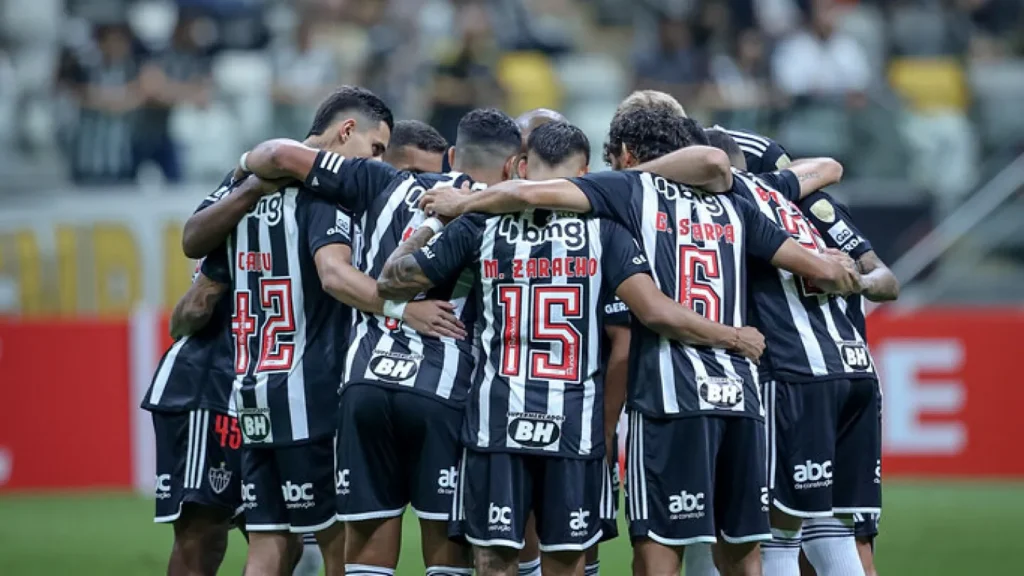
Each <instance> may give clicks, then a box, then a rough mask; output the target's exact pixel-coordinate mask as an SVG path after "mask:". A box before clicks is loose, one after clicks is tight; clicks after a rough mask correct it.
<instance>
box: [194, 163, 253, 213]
mask: <svg viewBox="0 0 1024 576" xmlns="http://www.w3.org/2000/svg"><path fill="white" fill-rule="evenodd" d="M234 175H235V173H234V171H231V172H228V175H227V176H225V177H224V179H223V180H221V181H220V185H219V186H217V189H216V190H214V191H213V192H211V193H210V194H209V195H208V196H207V197H206V198H203V201H202V202H200V203H199V206H197V207H196V211H195V212H199V211H201V210H205V209H206V208H208V207H210V206H211V205H213V204H214V203H215V202H217V201H219V200H220V199H221V198H223V197H225V196H227V195H228V193H229V192H231V191H232V190H233V189H234V188H235V187H237V186H238V184H240V183H241V181H240V182H235V181H234ZM195 212H193V214H195Z"/></svg>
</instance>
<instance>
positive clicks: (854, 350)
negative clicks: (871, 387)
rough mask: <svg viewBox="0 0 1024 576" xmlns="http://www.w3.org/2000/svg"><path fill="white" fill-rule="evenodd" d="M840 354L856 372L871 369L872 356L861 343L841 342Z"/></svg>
mask: <svg viewBox="0 0 1024 576" xmlns="http://www.w3.org/2000/svg"><path fill="white" fill-rule="evenodd" d="M839 353H840V354H842V356H843V362H845V363H846V365H847V366H849V367H850V368H853V369H854V370H867V369H868V368H871V355H870V354H868V349H867V348H865V347H864V345H863V344H861V343H860V342H840V343H839Z"/></svg>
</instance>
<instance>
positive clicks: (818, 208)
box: [811, 198, 836, 224]
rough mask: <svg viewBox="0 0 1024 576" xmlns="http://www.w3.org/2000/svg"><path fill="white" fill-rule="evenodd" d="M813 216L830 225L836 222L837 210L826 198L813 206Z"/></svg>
mask: <svg viewBox="0 0 1024 576" xmlns="http://www.w3.org/2000/svg"><path fill="white" fill-rule="evenodd" d="M811 214H814V215H815V216H817V217H818V218H819V219H820V220H821V221H822V222H826V223H829V224H831V223H832V222H835V221H836V209H835V208H833V207H832V203H831V202H829V201H828V200H826V199H824V198H822V199H821V200H818V201H817V202H815V203H814V204H811Z"/></svg>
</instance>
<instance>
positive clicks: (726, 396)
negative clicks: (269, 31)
mask: <svg viewBox="0 0 1024 576" xmlns="http://www.w3.org/2000/svg"><path fill="white" fill-rule="evenodd" d="M572 182H574V183H575V184H576V185H577V186H579V188H580V189H581V190H582V191H583V192H584V193H585V194H586V195H587V197H588V198H589V200H590V205H591V208H592V214H593V215H594V216H597V217H600V218H607V219H610V220H615V221H617V222H619V223H621V224H623V225H624V226H625V227H626V229H627V230H629V231H630V232H631V233H632V235H633V236H634V237H635V238H636V239H638V240H639V241H640V246H641V247H642V248H643V250H644V252H645V254H646V256H647V258H648V260H649V261H650V266H651V269H652V271H653V274H654V279H655V282H656V283H657V285H658V287H659V288H660V289H661V291H662V292H664V293H665V294H666V295H667V296H669V297H670V298H672V299H673V300H675V301H677V302H680V303H682V304H684V305H686V306H689V307H690V308H692V309H693V310H695V311H696V312H698V313H701V314H703V315H704V316H705V317H706V318H708V319H710V320H713V321H715V322H719V323H722V324H726V325H729V326H736V327H739V326H743V325H744V324H745V323H746V322H745V320H746V295H747V290H746V284H747V266H746V257H747V255H748V254H749V255H753V256H755V257H757V258H760V259H762V260H765V261H768V260H770V259H771V258H772V257H773V256H774V255H775V253H776V252H777V251H778V249H779V247H780V246H782V244H783V242H785V241H786V235H785V234H784V233H783V232H781V231H780V230H779V229H778V228H777V227H776V226H774V225H773V224H772V222H771V221H770V220H768V219H767V218H765V217H764V215H762V214H761V213H759V212H758V210H757V208H755V207H754V206H753V205H752V204H750V202H749V201H747V200H745V199H743V198H739V197H737V196H736V195H733V194H706V193H703V192H700V191H698V190H694V189H691V188H689V187H687V186H683V185H680V184H676V183H674V182H669V181H668V180H665V179H664V178H662V177H660V176H657V175H654V174H649V173H644V172H636V171H626V172H600V173H597V174H590V175H587V176H583V177H580V178H573V179H572ZM631 356H632V359H631V362H630V364H631V366H630V375H629V382H630V386H629V396H628V405H629V406H630V408H632V409H635V410H640V411H642V412H643V413H645V414H647V415H649V416H652V417H662V418H664V417H680V416H694V415H707V414H714V415H730V416H747V417H753V418H761V417H763V415H764V414H763V411H762V406H761V396H760V389H759V386H758V380H757V371H756V370H755V369H754V365H753V363H751V362H750V361H748V360H746V359H745V358H743V357H742V356H740V355H738V354H735V353H732V352H730V351H727V350H722V349H718V348H710V347H705V346H687V345H685V344H683V343H681V342H677V341H673V340H669V339H668V338H664V337H662V336H660V335H658V334H657V333H655V332H653V331H652V330H650V329H648V328H646V327H643V326H639V325H637V324H636V323H634V328H633V338H632V341H631ZM641 382H642V383H643V385H639V384H638V383H641Z"/></svg>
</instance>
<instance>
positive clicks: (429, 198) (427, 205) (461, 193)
mask: <svg viewBox="0 0 1024 576" xmlns="http://www.w3.org/2000/svg"><path fill="white" fill-rule="evenodd" d="M470 192H471V190H470V188H469V184H468V183H464V184H463V185H462V188H452V187H451V186H445V187H442V188H434V189H433V190H427V192H426V193H425V194H424V195H423V198H421V199H420V209H421V210H423V211H424V212H426V213H427V214H428V215H431V216H436V217H438V218H440V219H441V221H442V222H444V223H446V224H447V223H448V222H449V221H450V220H451V219H452V218H455V217H457V216H459V215H460V214H462V200H463V198H464V197H465V196H466V195H468V194H469V193H470Z"/></svg>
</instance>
